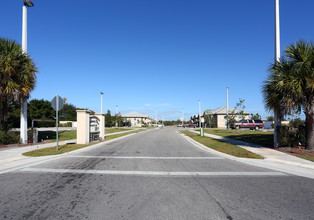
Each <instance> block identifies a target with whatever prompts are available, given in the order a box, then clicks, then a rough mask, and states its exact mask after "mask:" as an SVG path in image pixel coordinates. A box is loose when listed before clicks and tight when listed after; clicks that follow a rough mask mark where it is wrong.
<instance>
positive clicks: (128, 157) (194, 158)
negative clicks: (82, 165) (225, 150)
mask: <svg viewBox="0 0 314 220" xmlns="http://www.w3.org/2000/svg"><path fill="white" fill-rule="evenodd" d="M67 157H77V158H100V159H149V160H223V159H224V158H222V157H142V156H134V157H130V156H81V155H69V156H67Z"/></svg>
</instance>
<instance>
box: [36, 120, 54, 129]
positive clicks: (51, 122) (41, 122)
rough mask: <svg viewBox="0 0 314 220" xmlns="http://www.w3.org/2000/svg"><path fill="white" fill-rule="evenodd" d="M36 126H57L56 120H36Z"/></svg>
mask: <svg viewBox="0 0 314 220" xmlns="http://www.w3.org/2000/svg"><path fill="white" fill-rule="evenodd" d="M34 127H36V128H42V127H56V122H55V121H35V122H34Z"/></svg>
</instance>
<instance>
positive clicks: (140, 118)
mask: <svg viewBox="0 0 314 220" xmlns="http://www.w3.org/2000/svg"><path fill="white" fill-rule="evenodd" d="M121 117H122V118H123V119H124V121H125V122H127V123H128V125H129V126H131V127H142V126H145V125H148V126H149V125H151V124H152V121H153V119H152V118H151V117H150V116H149V115H145V114H142V113H139V112H130V113H128V114H123V115H121Z"/></svg>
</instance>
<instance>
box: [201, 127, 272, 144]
mask: <svg viewBox="0 0 314 220" xmlns="http://www.w3.org/2000/svg"><path fill="white" fill-rule="evenodd" d="M205 133H208V134H215V135H219V136H222V137H228V138H232V139H236V140H240V141H245V142H248V143H253V144H258V145H261V146H264V147H273V141H274V132H263V131H255V130H254V131H250V130H225V129H217V128H205Z"/></svg>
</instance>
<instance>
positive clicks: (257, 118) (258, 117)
mask: <svg viewBox="0 0 314 220" xmlns="http://www.w3.org/2000/svg"><path fill="white" fill-rule="evenodd" d="M251 119H253V120H262V116H260V115H259V114H258V113H256V114H255V115H254V114H251Z"/></svg>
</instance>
